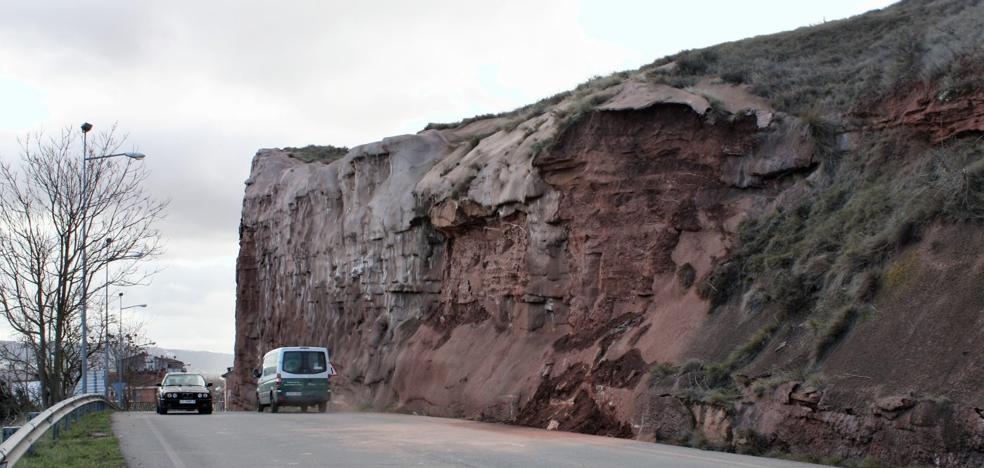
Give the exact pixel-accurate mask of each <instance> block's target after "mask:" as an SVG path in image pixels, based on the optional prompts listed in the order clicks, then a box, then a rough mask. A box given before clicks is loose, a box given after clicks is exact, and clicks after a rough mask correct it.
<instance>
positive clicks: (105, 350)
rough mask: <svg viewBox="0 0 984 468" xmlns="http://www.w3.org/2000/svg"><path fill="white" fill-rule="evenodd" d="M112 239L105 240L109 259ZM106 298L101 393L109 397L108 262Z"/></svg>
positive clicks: (105, 287)
mask: <svg viewBox="0 0 984 468" xmlns="http://www.w3.org/2000/svg"><path fill="white" fill-rule="evenodd" d="M112 243H113V239H109V238H107V239H106V257H107V258H109V246H110V245H112ZM103 289H104V291H103V293H104V295H105V298H106V302H105V303H104V304H105V309H104V310H103V392H104V393H105V394H106V397H107V398H108V397H109V382H108V381H109V260H107V261H106V283H105V284H104V285H103Z"/></svg>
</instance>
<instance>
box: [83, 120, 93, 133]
mask: <svg viewBox="0 0 984 468" xmlns="http://www.w3.org/2000/svg"><path fill="white" fill-rule="evenodd" d="M89 130H92V124H91V123H89V122H86V123H84V124H82V133H89Z"/></svg>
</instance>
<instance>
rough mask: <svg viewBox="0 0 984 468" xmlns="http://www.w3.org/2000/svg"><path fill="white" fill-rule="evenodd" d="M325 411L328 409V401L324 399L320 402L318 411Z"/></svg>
mask: <svg viewBox="0 0 984 468" xmlns="http://www.w3.org/2000/svg"><path fill="white" fill-rule="evenodd" d="M325 411H328V403H327V402H324V401H322V402H321V403H318V412H319V413H324V412H325Z"/></svg>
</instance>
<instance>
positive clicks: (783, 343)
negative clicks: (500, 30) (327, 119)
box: [229, 2, 984, 466]
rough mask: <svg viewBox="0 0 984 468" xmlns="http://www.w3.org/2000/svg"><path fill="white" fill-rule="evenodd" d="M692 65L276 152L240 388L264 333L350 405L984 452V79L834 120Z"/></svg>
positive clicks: (242, 308)
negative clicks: (329, 148)
mask: <svg viewBox="0 0 984 468" xmlns="http://www.w3.org/2000/svg"><path fill="white" fill-rule="evenodd" d="M909 5H910V6H911V2H910V3H909ZM686 60H687V58H686V57H684V56H681V57H677V59H676V60H675V61H670V62H667V63H665V64H654V65H653V66H651V67H647V68H644V69H643V70H640V71H637V72H633V73H623V74H618V75H615V76H613V77H609V78H603V79H597V80H593V81H591V82H589V83H586V84H585V85H583V86H581V87H579V88H578V89H577V90H574V91H572V92H570V93H565V94H563V95H559V96H556V97H554V98H551V99H547V100H544V101H542V102H540V103H537V104H535V105H532V106H527V107H526V108H522V109H519V110H517V111H515V112H512V113H507V114H502V115H499V116H487V117H483V118H478V119H473V120H470V121H463V122H461V123H459V124H456V125H439V126H431V128H429V129H427V130H425V131H422V132H420V133H418V134H416V135H404V136H398V137H393V138H387V139H384V140H382V141H380V142H376V143H371V144H367V145H363V146H359V147H356V148H353V149H351V150H349V151H347V152H346V153H345V154H344V155H342V154H339V155H337V156H331V157H325V158H322V159H317V158H316V160H313V161H312V160H311V158H306V157H300V156H301V155H299V154H298V150H290V149H285V150H277V149H272V150H261V151H260V152H258V153H257V155H256V156H255V158H254V159H253V167H252V174H251V176H250V178H249V180H248V181H247V182H246V193H245V199H244V206H243V218H242V225H241V228H240V239H241V241H240V242H241V250H240V256H239V260H238V265H237V285H238V287H237V299H238V300H237V307H236V327H237V334H236V355H235V359H236V364H235V374H234V377H233V379H232V381H231V382H230V384H229V385H230V388H231V390H232V393H233V396H234V400H233V401H232V402H231V403H232V404H233V405H236V406H238V407H240V408H251V407H253V405H255V386H254V385H253V384H252V379H251V378H250V376H249V373H250V372H251V370H252V369H253V368H255V367H257V363H258V359H259V357H260V356H261V355H262V354H263V353H264V352H265V351H267V350H269V349H271V348H274V347H277V346H284V345H315V346H328V347H329V348H330V349H331V350H332V354H333V356H332V360H333V362H334V363H335V365H336V367H337V368H338V369H339V371H340V375H339V376H337V377H336V380H335V382H334V384H333V385H334V387H335V389H336V398H337V399H338V400H339V401H341V402H343V403H344V404H347V405H349V406H350V407H352V408H372V409H376V410H391V411H405V412H417V413H423V414H430V415H438V416H449V417H460V418H474V419H482V420H490V421H502V422H508V423H516V424H523V425H529V426H535V427H543V428H549V429H560V430H570V431H578V432H586V433H592V434H604V435H610V436H618V437H638V438H642V439H647V440H660V441H670V442H674V443H685V444H693V445H706V446H710V447H715V448H719V449H725V450H737V451H743V452H747V453H768V452H789V453H799V454H807V455H812V456H814V457H819V456H821V455H824V456H835V457H837V458H836V460H860V459H863V458H865V457H872V458H875V459H878V460H881V461H883V462H886V463H891V464H904V463H925V464H944V465H953V466H959V465H963V464H973V463H978V464H980V463H984V435H982V434H984V411H982V410H981V409H980V408H982V407H984V391H982V390H981V388H980V385H979V384H980V382H984V370H982V369H984V368H982V362H984V361H982V359H984V352H982V350H981V347H980V346H979V343H981V342H984V322H982V320H984V315H982V314H981V312H980V311H981V310H984V294H982V293H981V291H982V290H981V289H980V288H979V286H978V285H979V284H981V283H980V281H981V280H982V279H984V261H981V260H980V259H979V258H978V256H977V254H976V252H979V251H980V250H979V249H980V248H982V247H984V232H982V231H981V229H980V225H979V224H978V223H979V222H980V221H981V219H984V209H982V207H984V168H982V164H981V160H982V158H984V152H982V150H984V148H982V146H984V145H982V144H981V140H980V138H979V137H980V134H981V131H982V130H984V124H982V122H984V118H982V116H984V105H982V102H984V99H982V97H984V94H982V92H980V91H977V90H974V89H971V90H969V91H968V90H966V89H963V88H961V89H960V91H959V92H952V93H950V94H946V93H944V91H946V90H947V89H949V88H947V89H944V88H943V85H942V84H941V83H942V82H941V81H940V80H936V81H932V80H930V81H924V82H921V84H919V85H918V86H916V85H910V86H907V87H905V88H904V90H908V91H900V92H894V93H882V94H880V95H879V96H878V97H877V99H874V100H873V101H871V102H872V105H871V106H870V107H869V108H866V109H865V110H864V112H860V111H857V110H855V113H854V116H855V117H853V120H838V118H837V117H829V116H824V117H823V118H820V117H817V116H815V115H810V114H804V113H797V114H793V113H787V112H784V111H781V110H777V109H776V108H774V107H773V106H772V105H771V104H770V103H769V100H768V99H765V98H763V97H761V96H759V95H757V94H755V91H756V90H755V87H754V86H753V85H752V86H750V85H747V84H736V83H735V81H736V80H727V81H725V80H722V79H720V78H719V77H716V76H714V73H711V70H703V69H702V70H699V74H700V76H699V77H698V78H697V79H692V80H690V81H688V82H683V83H680V82H678V83H674V82H672V81H673V78H672V77H673V76H680V73H681V72H680V71H679V69H680V67H683V66H687V62H686ZM667 77H669V79H668V78H667ZM847 114H848V113H847V112H846V111H845V112H843V113H842V114H841V115H847ZM831 115H835V114H831ZM828 461H830V460H828Z"/></svg>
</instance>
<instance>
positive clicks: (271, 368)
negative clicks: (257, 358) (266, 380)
mask: <svg viewBox="0 0 984 468" xmlns="http://www.w3.org/2000/svg"><path fill="white" fill-rule="evenodd" d="M278 354H279V353H270V354H268V355H266V357H265V358H264V359H263V375H264V376H267V375H270V374H276V373H277V356H278Z"/></svg>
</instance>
